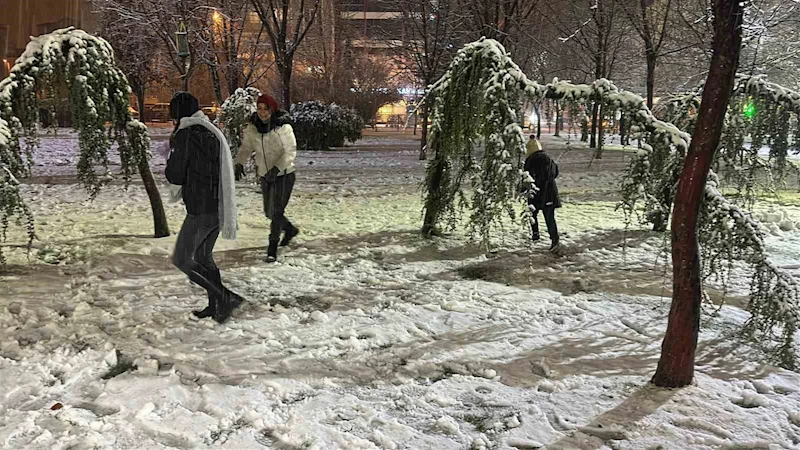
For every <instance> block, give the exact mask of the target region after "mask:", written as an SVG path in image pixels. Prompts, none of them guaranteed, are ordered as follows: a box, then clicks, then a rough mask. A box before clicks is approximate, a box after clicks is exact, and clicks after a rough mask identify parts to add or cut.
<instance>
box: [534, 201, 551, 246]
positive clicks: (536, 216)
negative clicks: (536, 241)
mask: <svg viewBox="0 0 800 450" xmlns="http://www.w3.org/2000/svg"><path fill="white" fill-rule="evenodd" d="M542 214H544V223H545V224H546V225H547V234H549V235H550V242H552V243H553V244H557V243H558V225H557V224H556V209H555V208H553V207H552V206H545V207H544V208H543V209H542ZM531 228H532V229H533V234H534V236H538V235H539V210H538V209H537V210H536V211H534V212H533V222H532V223H531Z"/></svg>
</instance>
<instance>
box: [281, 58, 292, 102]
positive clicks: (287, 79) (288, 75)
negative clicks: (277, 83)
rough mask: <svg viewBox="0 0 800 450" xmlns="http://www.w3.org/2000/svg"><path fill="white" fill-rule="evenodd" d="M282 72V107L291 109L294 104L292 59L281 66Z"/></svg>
mask: <svg viewBox="0 0 800 450" xmlns="http://www.w3.org/2000/svg"><path fill="white" fill-rule="evenodd" d="M279 69H280V72H281V108H283V109H285V110H287V111H288V110H289V107H290V106H291V105H292V103H291V101H292V61H289V62H288V63H286V64H282V65H280V66H279Z"/></svg>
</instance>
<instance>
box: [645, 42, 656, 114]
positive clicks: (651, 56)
mask: <svg viewBox="0 0 800 450" xmlns="http://www.w3.org/2000/svg"><path fill="white" fill-rule="evenodd" d="M645 57H646V59H647V107H648V108H650V109H653V91H654V90H655V86H656V60H657V58H658V54H657V53H655V51H653V50H651V49H648V51H647V54H646V55H645Z"/></svg>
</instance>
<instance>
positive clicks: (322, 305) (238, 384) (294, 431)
mask: <svg viewBox="0 0 800 450" xmlns="http://www.w3.org/2000/svg"><path fill="white" fill-rule="evenodd" d="M329 155H331V154H325V157H326V158H329V159H326V160H325V161H326V162H322V161H320V162H319V163H318V164H319V165H318V168H319V175H318V176H317V175H314V176H309V177H307V178H306V180H309V181H307V182H306V183H304V185H303V184H301V185H300V186H299V189H298V195H297V196H296V197H295V198H293V200H292V203H291V204H290V208H289V210H290V217H292V218H293V219H294V220H296V221H297V222H298V223H299V225H300V226H301V228H302V229H303V234H302V235H300V236H299V237H298V240H297V243H296V244H293V246H292V247H291V248H290V249H289V250H287V251H285V252H284V253H282V254H281V255H282V256H281V260H282V261H281V263H280V264H278V265H272V266H267V265H265V264H263V263H260V258H261V257H263V247H262V246H263V239H264V236H265V233H266V231H267V226H266V221H265V220H264V219H263V218H262V216H261V214H260V208H261V206H260V198H259V195H258V194H257V193H256V192H254V191H253V190H252V189H248V188H247V186H248V185H247V184H246V183H242V184H241V185H240V189H239V197H240V198H239V201H240V208H241V210H240V214H241V217H242V230H241V238H240V240H239V241H237V242H235V243H231V242H225V241H220V243H219V245H218V247H217V250H218V251H217V252H216V253H215V257H216V258H217V261H218V263H219V264H220V265H221V267H222V268H223V278H224V281H225V282H226V283H227V284H228V285H229V286H230V287H231V288H232V289H234V290H236V291H237V292H240V293H241V294H242V295H244V296H245V297H246V298H247V299H248V300H249V301H248V303H247V304H246V305H245V306H244V307H243V308H242V309H241V310H239V311H237V313H236V314H235V316H234V318H233V319H232V320H231V321H230V322H229V323H228V324H226V325H216V324H215V323H214V322H212V321H209V320H205V321H198V320H195V319H193V318H192V317H191V316H190V314H189V311H190V310H191V309H192V308H195V307H197V306H198V305H201V304H203V303H204V302H205V297H204V292H202V291H201V290H200V289H198V288H195V287H193V286H191V285H190V284H189V283H188V281H187V280H186V279H185V277H184V276H183V275H182V274H180V273H179V272H177V271H176V270H175V269H174V268H172V267H171V265H170V264H169V262H168V259H167V255H168V254H169V250H170V249H171V246H172V243H173V242H174V236H172V237H170V238H166V239H163V240H154V239H150V238H148V237H146V236H145V235H146V234H147V233H148V232H149V230H150V228H151V224H150V223H149V220H150V219H149V216H148V211H147V209H148V205H147V202H146V197H145V194H144V193H143V192H140V191H139V190H135V189H133V190H131V191H128V192H126V191H124V190H122V188H121V187H119V186H110V187H109V188H108V190H106V191H104V192H103V193H102V194H101V195H100V197H99V198H98V199H97V200H96V201H95V202H94V203H91V204H89V203H84V199H85V196H83V195H84V194H83V193H82V192H81V191H80V189H79V188H78V187H76V186H72V185H61V186H51V187H48V186H44V185H31V186H25V193H26V195H28V196H29V198H31V199H33V206H34V210H35V212H36V214H37V217H39V220H40V225H41V226H40V228H39V230H38V231H39V233H40V238H41V239H42V241H44V242H46V243H47V244H46V245H42V248H40V249H37V251H36V252H35V253H36V255H34V258H39V259H48V258H49V259H50V260H51V261H53V262H55V261H59V260H61V261H63V262H64V263H62V264H61V265H46V264H41V265H38V266H35V268H33V269H31V268H24V267H20V266H14V267H12V272H11V273H10V274H9V275H6V276H3V278H2V283H3V286H5V287H4V288H3V290H2V292H0V330H2V331H0V392H2V393H3V394H0V446H3V447H4V448H42V449H50V448H109V449H134V448H136V449H142V448H144V449H151V448H152V449H157V448H211V447H214V448H216V447H219V448H229V449H244V448H247V449H250V448H253V449H257V448H267V449H432V450H439V449H467V448H472V449H482V448H485V449H513V448H519V449H523V448H549V449H611V448H613V449H641V450H645V449H656V448H663V449H673V448H674V449H718V448H748V449H750V448H753V449H755V448H765V449H767V448H787V449H788V448H800V447H799V446H798V445H799V443H800V375H798V374H796V373H792V372H788V371H784V370H780V369H775V368H771V367H769V366H766V365H763V364H761V363H759V362H757V361H758V353H757V351H756V350H754V349H753V348H751V347H750V346H748V345H746V344H744V343H742V342H741V341H740V340H739V339H737V338H736V337H735V336H734V333H735V331H736V329H737V327H738V326H739V325H741V323H743V322H744V321H745V320H746V318H747V315H746V313H744V312H743V311H742V310H740V309H738V308H734V307H725V308H723V309H722V310H721V312H720V315H719V317H717V318H711V317H708V316H707V317H706V318H705V319H704V321H703V324H702V333H701V343H700V347H699V353H698V362H697V364H698V372H699V373H698V379H697V383H696V386H693V387H689V388H686V389H683V390H680V391H662V390H657V389H654V388H652V387H650V386H649V385H648V380H649V377H650V376H651V375H652V373H653V371H654V368H655V364H656V362H657V358H658V353H659V347H660V343H661V337H662V335H663V331H664V329H665V326H666V314H667V311H668V308H669V300H668V298H665V297H664V296H663V295H668V292H667V293H666V294H663V290H664V281H663V278H661V277H660V274H661V273H663V270H664V269H663V267H661V268H659V267H658V266H653V262H654V261H656V258H657V256H658V254H659V251H660V250H659V249H660V243H659V238H657V237H653V236H651V235H649V234H648V233H641V232H634V233H627V234H624V237H626V238H627V239H628V244H627V245H628V249H627V252H626V255H625V257H624V258H623V257H622V256H621V252H620V245H621V242H622V238H623V233H622V231H621V228H622V224H621V218H620V217H619V216H618V215H616V214H615V213H614V212H613V206H614V205H613V203H610V202H582V203H577V202H574V203H568V204H566V205H565V207H564V208H563V209H562V210H561V211H560V212H559V220H560V225H562V224H563V225H562V228H563V230H564V231H566V233H567V237H566V238H565V241H566V243H567V245H568V248H569V251H568V254H567V255H566V256H565V257H563V258H561V259H556V258H553V257H552V256H550V255H549V254H547V253H546V252H545V251H544V249H545V248H546V246H547V243H546V242H545V243H541V244H539V245H538V246H536V247H534V248H533V249H530V248H527V246H526V245H524V239H525V233H524V231H523V230H519V231H518V232H513V233H511V234H510V235H509V237H508V239H507V242H506V243H505V246H504V248H501V249H500V250H499V251H498V252H496V253H494V254H491V255H488V256H487V255H484V254H482V253H481V252H480V251H479V250H478V249H476V248H474V247H472V246H469V245H465V241H464V240H463V239H462V238H461V236H459V235H454V236H452V237H450V238H445V239H440V240H437V241H435V242H433V243H431V242H430V241H426V240H423V239H421V238H419V237H418V235H417V233H416V230H417V227H418V225H419V221H420V213H419V211H420V204H419V196H418V194H417V193H416V192H414V190H413V187H414V185H415V183H416V180H414V181H413V182H407V181H403V180H404V179H402V178H400V177H399V176H398V175H397V173H398V170H397V167H395V166H392V165H391V164H406V163H402V162H401V163H397V160H398V159H399V160H401V161H402V160H403V159H404V158H405V156H404V155H400V156H399V157H397V158H395V159H394V160H393V159H391V158H392V156H391V155H390V156H386V157H385V158H388V159H385V160H384V163H383V165H382V164H381V162H380V160H374V161H373V160H370V161H364V160H366V157H363V155H362V156H361V157H359V158H357V159H356V161H357V162H356V163H353V162H352V160H351V162H345V161H342V159H341V158H348V156H347V155H346V154H342V155H339V157H338V159H337V157H331V156H329ZM320 159H321V158H320ZM410 161H411V160H410V159H409V162H408V163H407V164H408V165H411V164H413V163H411V162H410ZM371 164H372V165H371ZM315 165H317V164H315ZM326 165H327V166H326ZM387 166H388V167H387ZM326 167H328V168H327V169H326ZM420 167H421V166H420ZM414 170H417V171H416V172H415V171H414ZM348 171H350V173H359V172H360V173H362V174H367V173H369V174H372V177H371V178H370V180H371V181H370V183H362V184H358V183H352V182H342V181H333V182H331V183H329V184H323V183H321V181H323V180H341V179H339V178H337V174H338V175H340V174H342V173H348ZM307 172H310V171H307ZM419 175H420V174H419V169H412V168H409V176H410V177H412V178H413V177H419ZM595 175H596V176H594V178H592V177H593V176H592V175H591V174H589V175H586V174H581V175H576V176H575V178H574V179H573V181H574V182H575V184H576V185H577V186H578V187H579V188H581V189H582V187H581V186H588V185H590V184H591V183H595V184H598V185H599V188H602V187H603V186H604V185H605V183H606V179H607V174H602V173H601V174H595ZM586 176H588V177H589V178H588V179H585V180H579V179H578V178H579V177H586ZM349 177H352V176H351V175H346V176H345V177H344V178H345V179H346V178H349ZM361 180H363V178H361ZM598 180H599V181H598ZM351 181H352V180H351ZM570 182H571V181H570ZM567 183H569V182H567ZM783 212H784V213H785V214H786V215H788V216H789V217H791V218H793V220H798V219H800V212H798V210H796V209H792V208H785V209H784V211H783ZM168 215H169V218H170V221H171V225H172V227H173V229H177V227H178V226H179V224H180V220H181V219H182V217H183V212H182V209H181V207H179V206H177V205H171V206H169V208H168ZM12 232H13V228H12ZM14 236H16V239H18V238H19V237H20V236H19V235H12V238H15V237H14ZM545 240H546V239H545ZM12 242H14V240H13V239H12ZM769 243H770V245H771V248H774V249H775V250H776V251H777V252H779V255H780V258H783V259H781V261H782V263H785V264H791V262H792V261H793V260H794V261H796V258H797V255H798V254H800V252H798V251H797V249H798V248H800V233H798V232H797V231H792V230H790V231H786V232H776V235H775V236H774V237H772V238H770V241H769ZM11 256H12V257H13V258H16V259H15V261H23V260H24V259H22V252H21V251H19V250H12V255H11ZM662 260H663V258H662ZM737 276H738V277H739V278H740V279H741V277H742V276H743V275H742V274H738V275H737ZM32 280H35V281H36V282H32ZM737 289H738V288H737Z"/></svg>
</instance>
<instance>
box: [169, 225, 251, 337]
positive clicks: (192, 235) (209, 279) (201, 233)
mask: <svg viewBox="0 0 800 450" xmlns="http://www.w3.org/2000/svg"><path fill="white" fill-rule="evenodd" d="M218 233H219V218H218V217H216V215H213V214H212V215H209V217H203V216H200V215H193V214H189V215H187V216H186V220H185V221H184V223H183V226H182V227H181V231H180V233H179V234H178V239H177V241H176V243H175V251H174V253H173V256H172V262H173V264H175V266H176V267H178V268H179V269H180V270H181V271H182V272H183V273H185V274H186V275H187V276H188V277H189V279H190V280H191V281H193V282H194V283H195V284H197V285H198V286H200V287H202V288H203V289H205V290H206V291H207V292H208V294H209V296H212V297H215V298H216V299H217V308H216V312H217V313H215V314H214V319H215V320H216V321H217V322H220V323H222V322H224V321H225V320H227V319H228V317H230V314H231V312H232V311H233V309H234V308H236V307H237V306H239V304H240V303H241V301H242V298H241V297H240V296H239V295H237V294H235V293H233V292H231V291H230V290H228V289H227V288H225V287H224V286H222V284H221V283H217V282H215V281H216V277H217V276H218V271H217V270H215V269H216V266H215V269H214V270H212V269H209V268H207V267H205V266H203V265H201V264H200V263H199V262H197V261H195V259H194V256H195V254H196V253H197V252H198V247H200V246H201V245H203V243H204V242H206V243H210V244H211V245H210V246H209V247H208V249H209V252H210V250H213V242H211V241H210V240H208V238H209V237H210V235H212V234H218ZM213 241H214V242H215V241H216V237H214V239H213ZM209 258H210V256H209Z"/></svg>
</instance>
